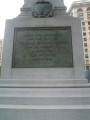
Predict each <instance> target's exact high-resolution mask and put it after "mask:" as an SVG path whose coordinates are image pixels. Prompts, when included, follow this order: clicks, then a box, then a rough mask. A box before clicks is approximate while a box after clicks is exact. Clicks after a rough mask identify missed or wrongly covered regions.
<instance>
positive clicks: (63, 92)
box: [0, 0, 90, 120]
mask: <svg viewBox="0 0 90 120" xmlns="http://www.w3.org/2000/svg"><path fill="white" fill-rule="evenodd" d="M1 78H2V79H1V81H0V120H36V119H37V120H43V119H45V120H60V119H61V120H66V119H67V120H76V119H77V120H89V119H90V85H89V84H88V83H87V80H86V79H85V73H84V57H83V43H82V35H81V26H80V20H79V18H73V17H71V16H69V15H68V13H67V12H66V7H65V5H64V2H63V0H25V1H24V5H23V7H22V8H21V13H20V15H19V16H18V17H16V18H14V19H12V20H7V21H6V28H5V38H4V48H3V57H2V69H1Z"/></svg>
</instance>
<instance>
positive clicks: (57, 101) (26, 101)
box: [0, 97, 90, 105]
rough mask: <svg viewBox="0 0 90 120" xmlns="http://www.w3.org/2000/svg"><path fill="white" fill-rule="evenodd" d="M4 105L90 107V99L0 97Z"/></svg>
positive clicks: (0, 102)
mask: <svg viewBox="0 0 90 120" xmlns="http://www.w3.org/2000/svg"><path fill="white" fill-rule="evenodd" d="M0 104H3V105H90V97H0Z"/></svg>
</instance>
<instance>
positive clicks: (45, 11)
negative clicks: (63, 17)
mask: <svg viewBox="0 0 90 120" xmlns="http://www.w3.org/2000/svg"><path fill="white" fill-rule="evenodd" d="M32 16H33V17H35V18H46V17H53V16H54V12H53V9H52V4H51V3H50V2H48V1H44V0H39V1H38V2H36V3H35V4H34V6H33V11H32Z"/></svg>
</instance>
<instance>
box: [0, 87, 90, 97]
mask: <svg viewBox="0 0 90 120" xmlns="http://www.w3.org/2000/svg"><path fill="white" fill-rule="evenodd" d="M0 97H90V88H0Z"/></svg>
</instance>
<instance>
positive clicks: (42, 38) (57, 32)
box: [12, 27, 73, 68]
mask: <svg viewBox="0 0 90 120" xmlns="http://www.w3.org/2000/svg"><path fill="white" fill-rule="evenodd" d="M13 47H14V48H13V60H12V61H13V63H12V67H13V68H47V67H48V68H52V67H56V68H60V67H63V68H68V67H73V52H72V37H71V28H70V27H49V28H47V27H45V28H17V29H15V35H14V45H13Z"/></svg>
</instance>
